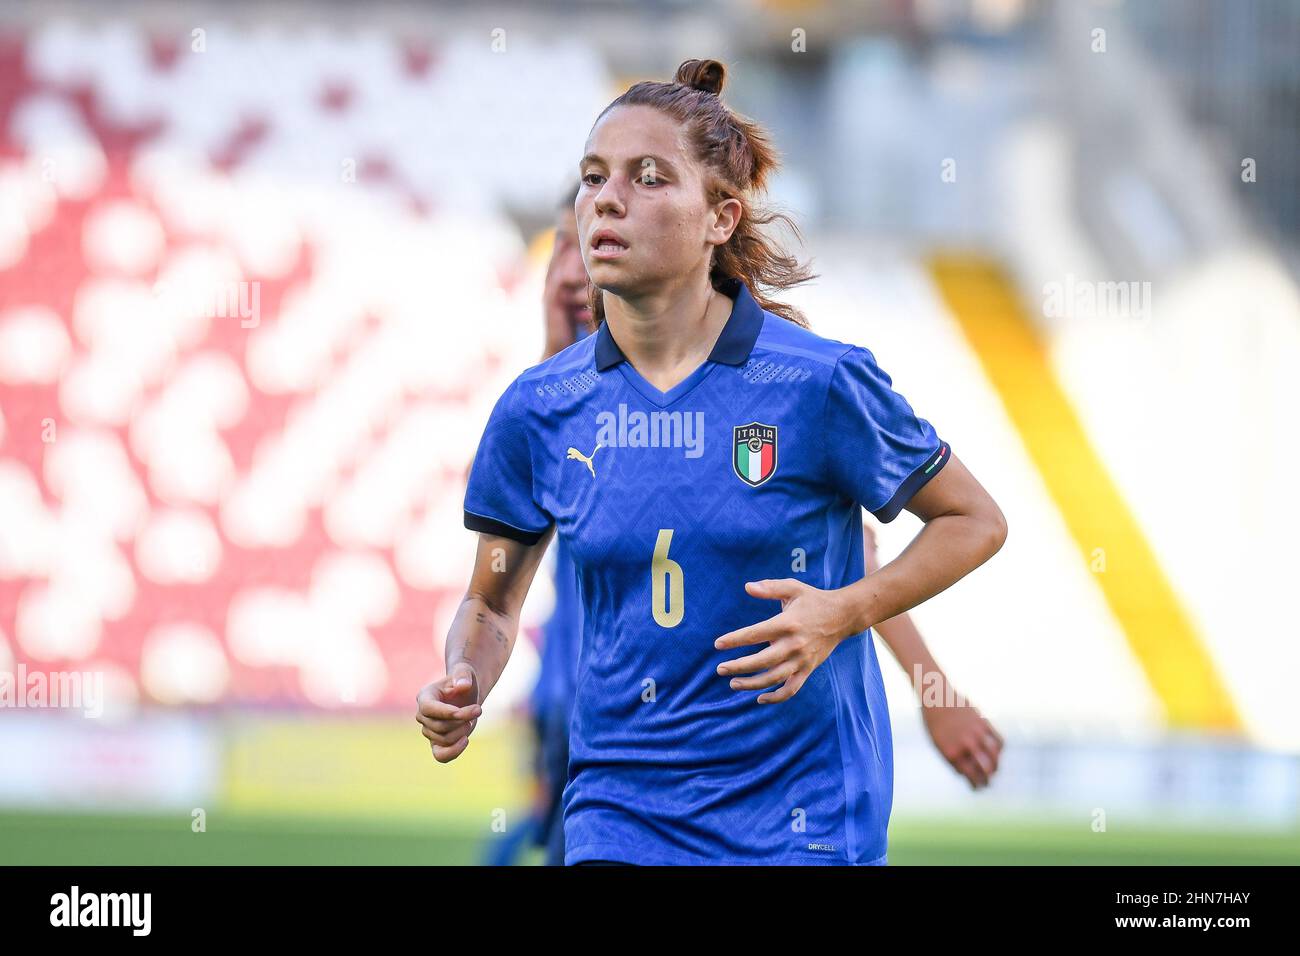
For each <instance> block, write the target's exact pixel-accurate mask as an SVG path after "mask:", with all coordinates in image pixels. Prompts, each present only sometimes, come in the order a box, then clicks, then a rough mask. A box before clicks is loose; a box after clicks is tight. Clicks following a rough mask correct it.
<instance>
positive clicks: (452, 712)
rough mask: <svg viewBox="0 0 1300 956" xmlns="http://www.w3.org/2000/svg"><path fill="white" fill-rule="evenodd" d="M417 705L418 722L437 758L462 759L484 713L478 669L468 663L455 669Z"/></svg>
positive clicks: (425, 690) (427, 688)
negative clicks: (479, 691)
mask: <svg viewBox="0 0 1300 956" xmlns="http://www.w3.org/2000/svg"><path fill="white" fill-rule="evenodd" d="M415 703H416V712H415V720H416V723H418V724H419V725H420V727H421V728H422V732H423V733H424V736H425V737H426V738H428V740H429V745H430V747H431V749H432V750H433V758H434V759H435V760H437V761H438V763H448V762H450V761H452V760H455V759H456V758H457V757H459V756H460V755H461V754H462V753H463V752H464V750H465V748H466V747H468V746H469V735H470V734H471V733H472V732H473V731H474V727H475V725H476V724H477V723H478V718H479V717H480V716H481V715H482V713H483V706H482V705H481V704H480V703H479V700H478V675H477V674H475V673H474V668H473V667H471V666H470V665H469V664H467V663H465V662H464V661H462V662H461V663H459V664H455V665H453V666H452V669H451V673H450V674H448V675H447V676H446V677H443V678H441V679H440V680H436V681H434V682H433V683H432V684H426V685H425V686H424V687H423V688H422V689H421V690H420V693H419V694H417V695H416V697H415Z"/></svg>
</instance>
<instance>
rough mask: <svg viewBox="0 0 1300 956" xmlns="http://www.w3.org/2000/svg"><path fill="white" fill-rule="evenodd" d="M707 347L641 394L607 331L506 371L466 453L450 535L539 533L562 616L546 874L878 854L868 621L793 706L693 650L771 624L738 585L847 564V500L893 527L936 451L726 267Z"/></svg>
mask: <svg viewBox="0 0 1300 956" xmlns="http://www.w3.org/2000/svg"><path fill="white" fill-rule="evenodd" d="M720 289H721V291H723V292H725V293H726V294H727V295H728V296H729V297H731V298H732V299H734V304H733V307H732V311H731V316H730V318H729V319H728V321H727V324H726V326H725V327H724V328H723V330H722V333H721V334H720V335H719V337H718V339H717V342H716V343H715V345H714V348H713V350H712V352H711V353H710V355H709V357H708V359H707V360H706V361H705V362H704V363H703V364H702V365H700V367H699V368H697V369H696V370H695V371H693V372H692V373H691V374H690V375H688V376H687V377H686V378H685V379H684V380H683V381H682V382H681V383H679V384H678V385H676V386H674V387H673V388H671V389H669V390H668V391H667V392H663V391H660V390H659V389H658V388H656V387H655V386H653V385H652V384H650V382H648V381H647V380H646V379H645V378H643V377H642V376H641V375H640V374H639V373H638V372H637V371H636V369H635V368H633V367H632V365H631V363H630V362H628V361H626V359H625V358H624V357H623V353H622V351H621V350H620V348H619V346H618V344H617V343H616V342H615V340H614V338H613V335H612V334H611V333H610V330H609V326H608V324H604V325H602V326H601V327H600V328H599V330H598V331H597V332H596V333H595V334H594V335H591V336H588V337H587V338H585V339H583V340H582V341H580V342H576V343H575V344H573V345H572V346H570V347H569V348H567V349H565V350H564V351H562V352H560V353H558V354H556V355H554V356H552V357H551V358H549V359H547V360H546V361H544V362H542V363H541V364H539V365H536V366H534V367H532V368H530V369H528V370H527V371H525V372H523V373H522V374H521V375H519V377H518V378H516V379H515V381H514V382H513V383H512V384H511V386H510V387H509V388H508V389H507V390H506V391H505V393H504V394H503V395H502V396H501V397H500V399H499V400H498V401H497V403H496V406H495V407H494V409H493V410H492V413H491V415H490V417H489V420H488V423H487V427H486V429H485V431H484V434H483V438H482V440H481V442H480V444H479V448H478V452H477V454H476V455H475V459H474V464H473V467H472V469H471V473H470V478H469V484H468V487H467V489H466V494H465V525H466V527H468V528H471V529H474V530H477V531H483V532H487V533H490V534H499V535H505V536H508V537H512V538H515V539H518V540H520V541H523V542H526V543H532V542H536V541H537V540H539V539H540V538H541V536H542V535H543V534H544V533H545V532H546V530H547V529H548V528H549V527H550V525H551V524H552V523H553V524H555V525H556V533H557V535H558V536H559V537H560V539H561V540H563V541H565V542H566V543H567V545H568V546H569V549H570V551H571V553H572V556H573V562H574V566H575V568H576V570H577V583H578V594H579V600H580V603H581V606H582V612H583V629H582V639H581V649H580V655H579V659H578V677H577V680H578V683H577V688H576V691H575V694H574V715H573V726H572V731H571V739H570V766H569V783H568V786H567V787H566V788H565V791H564V836H565V847H566V850H565V863H566V864H574V863H579V862H581V861H583V860H589V859H607V860H617V861H623V862H627V863H640V864H692V863H721V864H727V863H787V864H883V863H885V862H886V832H887V828H888V823H889V814H890V807H891V803H892V799H893V744H892V739H891V733H890V724H889V712H888V709H887V706H886V702H885V690H884V685H883V683H882V680H881V675H880V667H879V664H878V662H877V660H876V653H875V646H874V644H873V642H872V640H871V636H870V634H871V632H870V630H864V631H861V632H859V633H857V634H854V635H851V636H849V637H847V638H846V639H844V640H843V641H842V642H841V643H840V644H839V645H838V646H837V647H836V649H835V650H834V651H833V652H832V653H831V655H830V656H829V657H828V658H827V659H826V661H825V662H824V663H823V664H822V665H821V666H820V667H819V668H817V670H816V671H814V672H813V674H812V675H811V677H810V678H809V679H808V680H807V681H806V682H805V683H804V685H803V687H802V688H801V689H800V691H799V693H797V694H796V695H795V696H794V697H792V698H791V699H789V700H787V701H784V702H782V703H778V704H757V703H756V702H755V701H756V698H757V697H758V696H759V695H760V694H761V693H765V692H770V690H771V689H768V691H736V690H732V689H731V688H730V686H729V678H727V677H722V676H719V675H718V674H717V670H716V669H717V666H718V664H720V663H721V662H722V661H724V660H730V659H735V658H739V657H746V656H749V655H750V654H753V653H755V652H757V651H758V650H761V646H753V645H751V646H747V647H742V648H734V649H731V650H728V651H719V650H716V649H715V648H714V646H713V642H714V640H716V639H717V638H718V637H719V636H721V635H723V634H725V633H727V632H729V631H734V630H736V629H738V628H741V627H745V626H747V625H750V624H755V623H757V622H759V621H762V620H766V619H768V618H771V617H773V616H775V615H777V614H779V613H780V611H781V604H780V602H779V601H775V600H770V599H760V598H755V597H752V596H750V595H749V594H747V593H746V591H745V583H746V582H747V581H758V580H762V579H765V578H787V577H792V578H797V579H799V580H801V581H804V582H806V583H808V584H810V585H812V586H814V587H818V588H823V589H833V588H840V587H845V586H847V585H849V584H852V583H853V582H854V581H857V580H859V579H860V578H861V577H862V576H863V573H864V570H863V541H862V522H861V513H860V510H859V509H860V506H865V507H866V508H867V509H868V510H870V511H871V512H872V513H873V514H875V515H876V517H877V518H879V519H880V520H881V521H890V520H892V519H893V518H894V517H895V516H896V515H897V514H898V513H899V512H900V510H901V509H902V508H903V507H904V505H906V504H907V502H908V500H909V499H910V498H911V497H912V495H913V494H915V493H916V491H917V489H918V488H920V487H921V486H922V485H923V484H924V483H925V482H926V481H928V480H929V479H930V478H932V477H934V476H935V475H936V474H938V472H939V471H940V469H941V468H942V467H943V466H944V465H945V464H946V463H947V461H948V459H949V458H950V457H951V456H950V453H949V450H948V446H947V445H946V444H945V443H944V442H941V441H940V440H939V438H938V436H937V435H936V434H935V430H934V428H933V427H932V426H931V425H930V423H929V422H927V421H926V420H925V419H923V418H918V417H917V416H916V414H915V413H914V412H913V410H912V407H911V406H910V405H909V404H908V402H907V401H906V400H905V399H904V398H903V397H902V396H901V395H899V394H898V393H897V392H895V391H894V390H893V388H892V381H891V379H890V377H889V376H888V375H887V374H885V372H883V371H881V369H880V368H879V367H878V366H877V365H876V361H875V358H874V356H873V355H872V354H871V352H869V351H868V350H867V349H865V348H862V347H860V346H854V345H849V344H846V343H844V342H838V341H835V340H832V339H826V338H822V337H821V336H819V335H816V334H815V333H813V332H810V331H808V330H806V329H803V328H800V327H799V326H797V325H795V324H794V323H793V322H789V321H787V320H785V319H782V318H780V317H779V316H776V315H772V314H770V313H768V312H766V311H764V310H763V309H762V307H761V306H760V305H759V304H758V303H757V302H756V301H755V299H754V298H753V296H752V295H751V293H750V291H749V290H748V288H746V286H745V285H744V284H743V283H742V282H739V281H738V280H734V279H733V280H730V281H727V282H725V283H723V284H722V285H721V286H720Z"/></svg>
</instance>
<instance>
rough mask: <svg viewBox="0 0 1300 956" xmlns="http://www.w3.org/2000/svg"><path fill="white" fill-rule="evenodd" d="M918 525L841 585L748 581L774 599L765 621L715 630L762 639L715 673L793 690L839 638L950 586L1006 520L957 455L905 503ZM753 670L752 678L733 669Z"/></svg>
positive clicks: (998, 536)
mask: <svg viewBox="0 0 1300 956" xmlns="http://www.w3.org/2000/svg"><path fill="white" fill-rule="evenodd" d="M907 510H908V511H911V512H912V513H913V514H915V515H916V516H917V517H918V518H920V519H921V520H922V521H923V522H925V526H924V527H923V528H922V529H921V531H920V533H919V534H917V536H916V538H915V539H913V541H912V543H911V544H910V545H908V547H907V549H906V550H904V551H903V553H902V554H900V555H899V556H898V557H897V558H896V559H895V560H893V561H891V562H890V563H889V564H888V565H886V566H885V567H884V568H881V569H880V571H878V572H877V573H876V574H874V575H868V576H866V577H863V578H862V579H861V580H860V581H857V582H855V583H854V584H851V585H849V586H847V587H843V588H838V589H835V590H822V589H820V588H816V587H813V586H811V585H809V584H805V583H804V582H802V581H798V580H795V579H793V578H783V579H779V580H766V581H751V582H749V583H747V584H746V585H745V589H746V591H748V593H750V594H752V595H753V596H754V597H762V598H771V599H774V600H779V601H780V602H781V612H780V613H779V614H777V615H775V616H774V617H771V618H769V619H767V620H766V621H760V622H759V623H757V624H752V625H750V626H748V627H743V628H740V629H739V630H735V631H731V632H730V633H728V634H724V635H722V636H721V637H719V638H718V639H717V640H716V641H715V642H714V646H716V647H717V648H719V649H727V648H733V647H742V646H746V645H750V644H764V643H765V644H767V645H768V646H767V647H766V648H764V649H763V650H761V651H758V652H757V653H755V654H751V655H749V656H748V657H742V658H739V659H736V660H732V661H727V662H724V663H723V664H720V665H719V666H718V673H719V674H721V675H723V676H730V677H733V680H732V682H731V686H732V687H733V688H734V689H736V690H759V689H762V688H766V687H773V686H776V685H777V684H780V685H782V686H781V687H780V688H779V689H777V690H776V691H773V692H772V693H768V694H763V695H760V696H759V698H758V703H760V704H766V703H779V702H781V701H784V700H789V699H790V698H791V697H793V696H794V695H795V694H797V693H798V692H799V689H800V688H801V687H802V686H803V684H804V682H805V681H806V680H807V679H808V677H809V675H811V674H812V672H813V671H814V670H816V669H817V668H818V667H819V666H820V665H821V664H822V662H823V661H825V660H826V658H827V657H829V656H830V654H831V652H832V651H833V650H834V649H835V647H836V646H837V645H838V644H839V642H840V641H842V640H844V638H846V637H848V636H850V635H852V634H857V633H859V632H861V631H864V630H866V629H867V628H869V627H872V626H874V625H875V624H878V623H879V622H880V621H885V620H888V619H889V618H891V617H895V616H897V615H899V614H901V613H903V612H904V611H907V610H910V609H911V608H913V607H916V605H918V604H920V603H922V602H923V601H926V600H929V599H930V598H932V597H934V595H936V594H938V593H940V592H941V591H944V590H946V589H947V588H949V587H951V586H952V585H953V584H955V583H956V582H957V581H960V580H961V579H962V578H963V577H965V576H966V575H967V574H969V573H970V572H971V571H974V570H975V569H976V568H978V567H979V566H980V565H981V564H983V563H984V562H985V561H987V560H988V559H989V558H991V557H993V555H995V554H997V552H998V550H999V549H1000V548H1001V547H1002V544H1003V542H1004V541H1005V540H1006V536H1007V525H1006V519H1005V517H1003V514H1002V511H1001V509H1000V508H999V507H998V506H997V503H996V502H994V500H993V499H992V497H990V495H989V493H988V492H987V491H985V490H984V488H983V486H982V485H980V483H979V482H978V481H976V480H975V476H974V475H972V474H971V473H970V472H969V471H968V470H967V469H966V467H965V466H964V465H963V464H962V463H961V461H960V460H959V459H958V458H957V456H956V455H953V456H952V459H951V460H950V461H949V463H948V465H947V467H945V468H944V469H943V470H942V471H940V472H939V473H938V474H937V475H935V476H934V478H932V479H930V480H929V481H928V482H926V483H925V485H923V486H922V487H921V489H920V490H919V491H917V492H916V494H915V495H913V496H912V499H911V501H910V502H908V504H907ZM743 674H753V675H756V676H753V677H738V676H736V675H743Z"/></svg>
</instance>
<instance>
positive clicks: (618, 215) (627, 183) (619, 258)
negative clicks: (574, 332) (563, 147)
mask: <svg viewBox="0 0 1300 956" xmlns="http://www.w3.org/2000/svg"><path fill="white" fill-rule="evenodd" d="M583 152H584V157H583V160H582V162H581V163H580V164H579V167H578V173H579V177H580V178H581V185H580V187H579V189H578V198H577V201H576V202H575V203H574V211H575V212H576V214H577V220H578V235H579V236H580V237H581V239H582V245H581V248H582V257H583V260H584V261H585V263H586V267H587V274H588V275H589V276H591V281H592V282H593V283H594V284H595V285H596V286H597V287H599V288H600V289H603V290H604V291H606V292H610V293H613V294H614V295H617V296H634V295H638V294H645V293H647V292H651V291H653V290H654V288H656V287H657V286H659V285H662V284H663V283H664V282H665V281H666V280H670V279H677V278H680V277H681V276H683V275H685V274H688V273H691V272H694V271H697V270H704V271H707V267H708V262H709V255H710V253H711V251H712V248H713V244H711V242H710V238H712V239H713V243H716V242H717V241H718V240H717V237H716V235H713V236H711V234H710V232H709V227H710V225H712V224H713V222H714V217H713V214H712V212H711V210H710V208H709V205H708V203H707V202H706V201H705V194H704V179H703V172H704V171H703V170H702V169H701V168H700V166H699V165H698V164H697V163H695V162H694V160H692V159H691V157H690V155H689V154H688V152H687V148H686V144H685V142H684V141H683V139H682V131H681V128H680V127H679V126H678V124H677V122H676V121H675V120H673V119H672V118H671V117H669V116H666V115H664V114H663V113H661V112H660V111H659V110H657V109H654V108H653V107H649V106H619V107H615V108H614V109H612V110H610V111H609V112H608V113H606V114H605V115H604V116H603V117H601V119H600V120H599V121H598V122H597V123H596V125H595V126H594V127H593V128H592V131H591V135H590V136H589V137H588V138H587V145H586V149H584V150H583ZM603 230H611V231H613V232H614V233H617V235H618V239H619V240H621V242H617V243H614V244H613V245H609V244H606V245H605V247H604V248H601V247H600V244H599V243H598V237H599V236H600V233H601V232H602V231H603Z"/></svg>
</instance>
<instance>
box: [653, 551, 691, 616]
mask: <svg viewBox="0 0 1300 956" xmlns="http://www.w3.org/2000/svg"><path fill="white" fill-rule="evenodd" d="M672 543H673V529H672V528H660V529H659V538H658V540H656V541H655V553H654V558H653V559H651V561H650V604H651V610H652V611H653V612H654V617H655V623H656V624H658V625H659V626H660V627H676V626H677V625H678V624H680V623H682V615H683V614H685V613H686V603H685V602H686V586H685V584H684V583H683V580H682V566H681V565H680V564H678V563H677V562H676V561H674V560H673V559H672V558H670V557H668V546H669V545H671V544H672ZM665 575H666V576H667V578H668V587H667V588H665V587H664V577H665Z"/></svg>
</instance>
